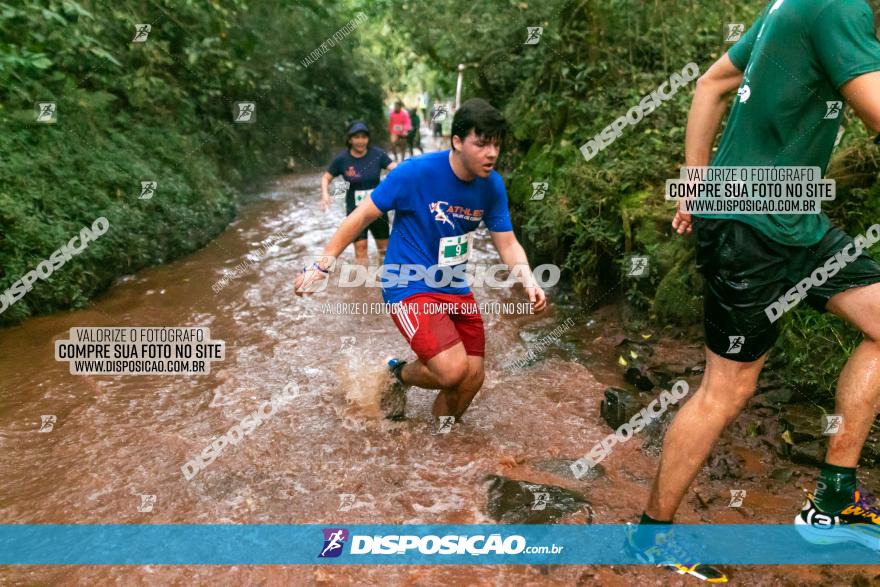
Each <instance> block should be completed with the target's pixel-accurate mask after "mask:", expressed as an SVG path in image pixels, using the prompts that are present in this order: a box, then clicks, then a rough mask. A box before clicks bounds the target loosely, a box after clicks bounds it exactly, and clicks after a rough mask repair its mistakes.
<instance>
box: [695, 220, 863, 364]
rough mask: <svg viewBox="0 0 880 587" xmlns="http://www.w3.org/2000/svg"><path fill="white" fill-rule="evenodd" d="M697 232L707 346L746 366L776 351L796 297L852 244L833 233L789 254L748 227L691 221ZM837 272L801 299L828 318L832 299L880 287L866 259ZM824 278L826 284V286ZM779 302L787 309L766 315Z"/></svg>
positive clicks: (785, 247)
mask: <svg viewBox="0 0 880 587" xmlns="http://www.w3.org/2000/svg"><path fill="white" fill-rule="evenodd" d="M693 230H694V235H695V236H696V247H697V251H696V255H697V269H698V270H699V271H700V272H701V273H702V274H703V276H704V277H705V278H706V290H705V294H704V297H703V309H704V312H703V315H704V316H703V325H704V328H705V331H706V346H708V347H709V349H710V350H711V351H712V352H714V353H716V354H718V355H721V356H722V357H724V358H726V359H731V360H733V361H740V362H750V361H754V360H756V359H758V358H760V357H761V356H762V355H763V354H764V353H766V352H767V351H768V350H770V347H772V346H773V343H774V342H776V338H777V337H778V336H779V327H780V324H781V320H779V317H780V316H781V314H782V313H784V311H785V306H791V304H790V302H791V300H792V294H790V293H789V292H790V290H791V289H792V288H794V287H795V286H796V285H797V284H798V283H799V282H801V280H803V279H804V278H806V277H808V276H810V275H812V274H813V273H814V271H816V269H817V268H821V267H824V266H825V263H826V261H827V260H828V259H829V258H830V257H834V256H835V255H836V254H837V253H838V252H839V251H841V250H843V249H844V248H846V247H847V245H849V244H850V243H852V241H853V239H852V238H850V237H849V235H847V234H846V233H845V232H843V231H842V230H840V229H839V228H837V227H834V226H832V227H831V228H830V229H829V230H828V232H826V233H825V236H824V237H822V240H820V241H819V242H818V243H816V244H815V245H812V246H809V247H798V246H788V245H783V244H780V243H777V242H776V241H774V240H772V239H770V238H768V237H766V236H764V234H763V233H761V232H760V231H758V230H757V229H754V228H752V227H751V226H749V225H748V224H746V223H744V222H739V221H737V220H727V219H713V218H703V217H698V216H694V217H693ZM854 250H855V249H853V248H850V249H849V250H848V252H850V253H852V252H854ZM839 265H840V267H841V268H840V270H839V271H838V272H837V274H836V275H833V276H832V277H830V278H828V277H827V274H824V270H820V271H821V272H820V273H819V274H817V275H818V276H819V277H820V279H819V280H817V281H816V282H814V283H811V284H810V286H809V289H806V288H804V287H802V288H801V290H800V292H805V293H806V297H805V298H804V299H803V300H802V301H804V302H806V303H808V304H809V305H810V306H812V307H813V308H815V309H816V310H818V311H819V312H825V304H826V303H828V300H829V299H831V297H832V296H834V295H836V294H839V293H841V292H843V291H846V290H848V289H852V288H855V287H860V286H864V285H871V284H872V283H878V282H880V264H878V263H877V262H876V261H875V260H874V259H872V258H871V257H870V256H869V255H868V254H867V252H864V251H863V252H862V253H861V254H860V255H859V256H858V257H856V258H855V260H853V261H849V262H847V261H846V260H845V259H844V260H843V262H842V263H839ZM823 274H824V276H825V277H826V278H827V280H826V281H825V282H824V283H822V284H821V285H820V284H819V281H821V277H822V275H823ZM800 292H798V293H800ZM785 296H788V297H785ZM780 298H782V301H783V302H787V303H777V304H776V305H775V306H774V307H773V308H771V309H770V310H768V307H770V306H771V305H772V304H774V302H779V301H780ZM791 307H793V306H791ZM768 312H769V315H768ZM771 317H773V318H775V320H771Z"/></svg>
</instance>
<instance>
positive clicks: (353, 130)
mask: <svg viewBox="0 0 880 587" xmlns="http://www.w3.org/2000/svg"><path fill="white" fill-rule="evenodd" d="M359 132H362V133H364V134H366V135H367V136H370V128H369V127H368V126H367V125H366V123H364V122H362V121H360V120H356V121H354V122H352V123H351V125H350V126H349V127H348V131H347V132H346V133H345V136H346V137H347V138H351V136H352V135H355V134H357V133H359Z"/></svg>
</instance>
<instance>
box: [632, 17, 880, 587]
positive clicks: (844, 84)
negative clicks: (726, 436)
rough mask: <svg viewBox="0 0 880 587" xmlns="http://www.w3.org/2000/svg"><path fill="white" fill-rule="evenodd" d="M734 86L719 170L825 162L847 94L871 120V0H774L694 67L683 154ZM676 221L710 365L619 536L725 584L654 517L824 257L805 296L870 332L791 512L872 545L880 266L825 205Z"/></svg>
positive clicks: (747, 393)
mask: <svg viewBox="0 0 880 587" xmlns="http://www.w3.org/2000/svg"><path fill="white" fill-rule="evenodd" d="M737 89H738V92H737V96H736V97H735V98H734V105H733V109H732V110H731V112H730V116H729V117H728V120H727V125H726V126H725V129H724V133H723V135H722V137H721V142H720V144H719V147H718V150H717V153H716V154H715V156H714V158H713V159H712V161H711V165H712V166H713V167H742V166H757V167H759V166H773V167H781V166H813V167H819V168H820V169H821V170H822V172H823V174H824V170H825V168H826V167H827V165H828V161H829V159H830V158H831V153H832V151H833V149H834V143H835V139H836V138H837V136H838V131H839V129H840V125H841V122H842V120H843V116H842V113H841V110H842V106H843V100H846V101H847V102H849V104H850V106H852V108H853V110H854V112H855V113H856V115H858V116H859V117H860V118H861V119H862V120H863V121H864V122H865V123H866V124H867V125H868V126H870V127H871V128H872V129H873V130H874V131H875V132H877V131H878V130H880V42H878V40H877V37H876V33H875V27H874V18H873V14H872V12H871V9H870V7H869V6H868V4H867V3H866V2H865V0H774V1H772V2H770V3H769V4H768V5H767V7H766V8H765V9H764V12H763V14H762V15H761V16H760V17H759V18H758V19H757V20H756V21H755V23H754V24H753V25H752V28H751V29H749V31H748V33H747V34H745V35H744V36H743V37H742V38H741V39H740V40H739V41H738V42H737V43H736V44H735V45H734V46H733V47H731V48H730V50H729V51H728V52H727V53H726V54H725V55H723V56H722V57H721V58H720V59H719V60H718V61H717V62H715V64H714V65H712V67H711V68H710V69H709V70H708V71H707V72H706V73H705V74H704V75H703V76H702V77H701V78H700V83H699V84H698V85H697V90H696V93H695V94H694V98H693V103H692V105H691V110H690V115H689V117H688V124H687V132H686V144H685V159H686V162H687V165H688V166H706V165H709V161H710V159H709V157H710V154H711V153H712V144H713V141H714V139H715V135H716V134H717V132H718V130H719V128H720V126H721V121H722V118H723V115H724V110H725V109H726V107H727V100H726V99H725V96H726V95H727V94H728V93H730V92H733V91H735V90H737ZM672 225H673V227H674V228H675V229H676V230H677V232H678V233H679V234H684V233H689V232H691V230H693V232H694V234H695V236H696V237H697V243H696V246H697V253H696V259H697V267H698V268H699V269H700V271H701V272H702V273H703V275H704V277H705V278H706V291H705V296H704V305H705V308H704V316H705V320H704V322H705V324H704V326H705V331H706V346H707V349H706V371H705V373H704V375H703V380H702V382H701V383H700V388H699V389H698V390H697V392H696V393H695V394H694V396H693V397H692V398H691V399H690V400H689V401H688V402H687V403H686V404H685V405H684V406H683V407H682V408H681V410H679V412H678V414H677V415H676V417H675V419H674V420H673V422H672V423H671V424H670V426H669V429H668V431H667V432H666V438H665V440H664V443H663V455H662V457H661V459H660V467H659V470H658V471H657V475H656V477H655V478H654V483H653V486H652V488H651V494H650V497H649V498H648V503H647V507H646V508H645V512H644V513H643V514H642V520H641V524H640V525H639V526H637V527H634V528H633V530H634V531H632V532H631V534H630V539H629V541H628V545H629V547H630V548H632V549H634V550H635V551H636V552H637V553H639V554H640V555H641V556H642V557H643V560H644V561H645V562H654V563H657V564H664V565H667V566H670V567H671V568H673V569H674V570H676V571H677V572H679V573H687V574H690V575H693V576H696V577H698V578H700V579H703V580H706V581H712V582H723V581H726V580H727V579H726V577H725V576H724V574H723V573H720V571H718V570H717V569H714V568H712V567H708V566H706V565H699V564H696V563H697V561H695V560H688V558H687V554H686V553H682V552H680V551H676V549H675V548H674V542H673V541H671V540H669V539H668V537H667V538H664V539H662V540H658V536H657V533H656V532H655V531H654V530H653V529H654V528H657V526H656V525H657V524H670V523H671V522H672V518H673V516H674V515H675V513H676V511H677V510H678V507H679V504H680V503H681V500H682V498H683V497H684V495H685V493H686V492H687V490H688V487H690V485H691V483H692V482H693V480H694V478H695V477H696V476H697V474H698V473H699V471H700V468H701V467H702V466H703V463H704V462H705V461H706V459H707V458H708V456H709V454H710V453H711V452H712V447H713V446H714V445H715V443H716V442H717V441H718V438H719V436H720V435H721V433H722V431H723V430H724V429H725V428H726V427H727V426H728V425H729V424H730V423H731V422H733V421H734V420H735V419H736V417H737V416H738V415H739V413H740V410H742V408H743V406H745V405H746V403H747V402H748V401H749V398H751V397H752V395H753V394H754V392H755V388H756V385H757V380H758V375H759V374H760V373H761V369H762V367H763V366H764V362H765V361H766V360H767V353H768V350H769V349H770V348H771V347H772V346H773V344H774V343H775V341H776V339H777V337H778V335H779V328H780V327H779V322H778V321H775V320H774V321H771V320H770V319H769V317H768V315H767V308H768V307H769V306H771V304H773V303H774V302H775V301H776V300H777V299H779V298H780V296H783V295H786V292H787V291H788V290H790V289H791V288H793V287H794V285H795V284H796V283H798V282H799V281H800V280H802V279H803V278H805V277H808V276H810V275H811V274H813V273H814V272H816V271H817V270H819V269H821V270H822V271H824V272H825V273H824V275H825V276H826V278H827V279H825V281H824V282H823V283H822V284H818V285H813V286H812V287H811V288H810V289H808V291H807V292H806V299H805V302H806V303H808V304H809V305H810V306H811V307H813V308H814V309H816V310H818V311H819V312H825V311H830V312H832V313H834V314H836V315H837V316H839V317H841V318H843V319H844V320H846V321H848V322H849V323H850V324H852V325H853V326H855V327H856V328H858V329H859V330H861V331H862V332H863V333H864V339H863V340H862V342H861V344H860V345H859V346H858V348H857V349H856V350H855V351H854V352H853V353H852V355H851V356H850V357H849V361H848V362H847V364H846V367H844V369H843V372H842V373H841V375H840V379H839V381H838V387H837V404H836V406H835V410H834V411H835V414H836V415H839V416H842V418H841V419H840V423H841V426H840V430H839V432H837V433H834V434H831V435H830V436H829V437H828V438H829V441H828V452H827V454H826V455H825V464H824V465H823V466H822V469H821V472H820V474H819V481H818V482H817V484H816V492H815V494H810V495H808V496H807V498H806V501H805V503H804V505H803V509H802V511H801V512H800V513H799V514H797V515H796V516H795V518H794V523H795V524H796V526H797V528H798V530H799V531H800V532H801V533H802V534H803V535H804V537H805V538H806V539H807V540H809V541H812V542H816V543H820V544H827V543H832V542H847V541H852V542H861V543H863V544H865V545H868V546H869V547H872V548H873V547H874V546H873V545H876V543H877V540H878V538H877V537H878V535H880V510H878V509H877V507H876V504H875V503H872V501H871V499H870V498H869V494H868V493H867V492H865V491H864V490H863V489H861V488H860V487H859V486H858V484H857V481H856V466H857V465H858V462H859V454H860V452H861V449H862V446H863V444H864V443H865V439H866V438H867V435H868V432H869V430H870V429H871V425H872V424H873V422H874V418H875V416H876V415H877V408H878V400H880V265H878V263H877V262H876V261H875V260H874V259H872V258H871V257H870V256H869V255H868V254H867V253H866V252H865V251H864V248H867V247H866V246H865V240H864V239H865V237H857V238H856V239H855V240H853V239H852V238H850V237H849V236H848V235H847V234H846V233H844V232H843V231H842V230H840V229H838V228H836V227H835V226H833V225H832V224H831V222H830V221H829V219H828V218H827V217H826V216H825V215H824V214H803V215H793V214H765V215H756V214H740V215H729V216H723V215H712V216H709V215H707V214H699V215H698V214H694V215H691V214H688V213H686V212H685V211H684V210H683V204H682V203H680V205H679V211H678V213H677V214H676V215H675V218H674V220H673V222H672ZM692 226H693V228H691V227H692ZM869 232H870V231H869ZM877 236H878V238H880V235H877ZM860 239H861V243H860V242H859V241H860ZM841 254H842V257H841ZM835 257H837V259H835ZM841 259H842V261H841ZM831 260H834V261H835V262H837V269H836V270H834V269H833V267H834V266H829V261H831ZM819 425H820V422H816V426H817V427H818V426H819Z"/></svg>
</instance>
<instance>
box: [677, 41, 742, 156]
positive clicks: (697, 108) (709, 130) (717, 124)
mask: <svg viewBox="0 0 880 587" xmlns="http://www.w3.org/2000/svg"><path fill="white" fill-rule="evenodd" d="M742 80H743V72H742V71H740V70H739V69H737V67H736V66H735V65H734V64H733V62H732V61H731V60H730V57H728V55H727V53H725V54H724V55H722V56H721V58H720V59H719V60H718V61H716V62H715V63H713V64H712V67H710V68H709V69H708V70H707V71H706V73H704V74H703V75H702V76H700V78H699V79H698V80H697V89H696V91H695V92H694V99H693V102H691V109H690V112H689V113H688V122H687V131H686V132H685V144H684V158H685V165H688V166H689V167H697V166H707V165H709V159H710V158H711V154H712V145H713V143H714V142H715V137H716V135H717V134H718V129H720V128H721V121H722V119H723V118H724V113H725V112H726V111H727V104H728V100H727V95H728V94H729V93H730V92H732V91H734V90H736V89H737V88H738V87H739V86H740V84H741V83H742Z"/></svg>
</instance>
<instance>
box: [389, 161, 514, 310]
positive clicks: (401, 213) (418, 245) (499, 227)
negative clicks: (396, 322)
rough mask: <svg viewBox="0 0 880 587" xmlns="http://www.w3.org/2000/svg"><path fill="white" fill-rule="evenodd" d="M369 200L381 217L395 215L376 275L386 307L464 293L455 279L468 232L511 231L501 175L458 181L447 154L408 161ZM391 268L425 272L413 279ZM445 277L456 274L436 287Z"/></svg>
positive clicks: (467, 251) (466, 251) (463, 258)
mask: <svg viewBox="0 0 880 587" xmlns="http://www.w3.org/2000/svg"><path fill="white" fill-rule="evenodd" d="M371 197H372V200H373V203H374V204H375V205H376V207H377V208H379V210H381V211H382V212H388V211H389V210H394V211H395V214H394V225H393V227H392V230H391V239H390V241H389V243H388V251H387V253H386V254H385V265H386V267H385V268H384V270H383V271H382V273H380V278H381V280H382V284H383V285H382V297H383V298H384V300H385V301H386V302H388V303H395V302H399V301H401V300H403V299H404V298H406V297H409V296H411V295H413V294H417V293H423V292H431V293H448V294H458V295H463V294H467V293H469V292H470V289H469V288H468V287H467V286H466V284H464V283H463V281H464V280H463V279H462V278H460V276H463V270H464V269H465V268H466V267H467V257H468V256H469V255H470V253H471V250H472V249H473V232H474V231H475V230H476V229H477V227H478V226H479V225H480V222H481V221H483V222H485V223H486V226H487V227H488V228H489V230H491V231H492V232H510V231H512V230H513V226H512V225H511V223H510V213H509V212H508V210H507V190H506V189H505V188H504V180H502V179H501V175H499V174H498V172H496V171H492V173H491V174H490V175H489V177H487V178H485V179H484V178H480V177H478V178H476V179H474V180H472V181H462V180H460V179H458V177H457V176H456V175H455V173H453V171H452V166H451V165H450V164H449V151H448V150H447V151H440V152H437V153H428V154H426V155H422V156H419V157H415V158H412V159H407V160H406V161H404V162H403V163H401V164H400V165H399V166H397V167H395V168H394V171H392V172H391V173H389V174H388V176H387V177H386V178H385V181H383V182H382V184H381V185H380V186H379V187H377V188H376V189H375V190H374V191H373V194H372V196H371ZM395 265H415V266H419V267H423V268H425V269H424V270H423V273H422V275H421V276H417V275H414V273H413V272H412V271H409V272H408V273H407V272H402V271H400V268H397V267H394V266H395ZM456 268H458V270H457V271H456ZM450 271H451V272H453V273H455V274H456V277H455V279H454V280H453V281H452V285H449V286H445V287H438V284H442V283H443V278H444V275H448V274H449V272H450ZM401 273H403V274H404V276H405V277H406V278H407V281H408V282H407V283H406V284H404V283H402V280H403V277H402V276H401ZM426 279H427V282H426ZM432 283H433V286H432V285H431V284H432ZM456 284H460V285H463V286H464V287H454V285H456Z"/></svg>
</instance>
